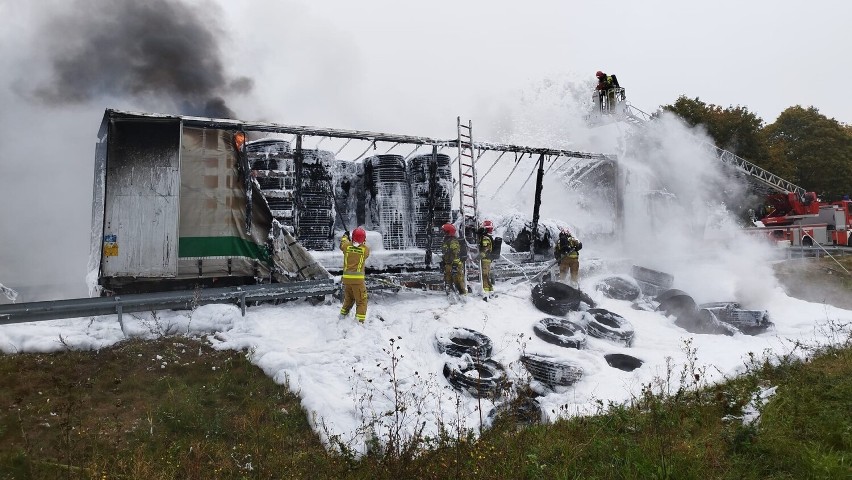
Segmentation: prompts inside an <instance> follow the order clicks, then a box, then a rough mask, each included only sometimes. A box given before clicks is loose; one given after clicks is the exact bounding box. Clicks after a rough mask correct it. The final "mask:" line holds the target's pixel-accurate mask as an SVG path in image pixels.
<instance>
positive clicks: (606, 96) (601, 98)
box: [595, 70, 619, 112]
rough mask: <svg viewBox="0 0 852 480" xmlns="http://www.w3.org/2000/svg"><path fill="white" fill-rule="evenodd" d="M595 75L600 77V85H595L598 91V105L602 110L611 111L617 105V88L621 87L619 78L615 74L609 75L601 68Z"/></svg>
mask: <svg viewBox="0 0 852 480" xmlns="http://www.w3.org/2000/svg"><path fill="white" fill-rule="evenodd" d="M595 77H597V79H598V85H597V86H596V87H595V90H597V92H598V105H600V107H601V111H602V112H609V111H611V110H612V109H613V107H614V106H615V89H616V88H619V85H618V79H616V77H615V75H607V74H606V73H604V72H602V71H600V70H598V71H597V73H595Z"/></svg>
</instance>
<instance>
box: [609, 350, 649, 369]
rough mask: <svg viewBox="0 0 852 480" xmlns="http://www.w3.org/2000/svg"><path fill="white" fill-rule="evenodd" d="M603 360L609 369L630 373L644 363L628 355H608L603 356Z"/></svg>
mask: <svg viewBox="0 0 852 480" xmlns="http://www.w3.org/2000/svg"><path fill="white" fill-rule="evenodd" d="M604 358H605V359H606V363H607V364H608V365H609V366H610V367H612V368H617V369H619V370H623V371H625V372H632V371H633V370H636V369H637V368H639V367H641V366H642V364H643V363H645V362H643V361H642V360H639V359H638V358H636V357H631V356H630V355H625V354H623V353H610V354H609V355H604Z"/></svg>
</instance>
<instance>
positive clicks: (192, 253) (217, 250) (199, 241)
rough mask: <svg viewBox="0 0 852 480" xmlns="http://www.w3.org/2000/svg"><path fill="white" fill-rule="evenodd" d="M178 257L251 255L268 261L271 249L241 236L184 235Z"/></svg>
mask: <svg viewBox="0 0 852 480" xmlns="http://www.w3.org/2000/svg"><path fill="white" fill-rule="evenodd" d="M178 257H179V258H186V257H249V258H256V259H258V260H263V261H268V260H269V258H270V257H269V251H268V249H267V248H266V246H264V245H258V244H256V243H253V242H250V241H248V240H245V239H243V238H240V237H182V238H181V239H180V240H179V241H178Z"/></svg>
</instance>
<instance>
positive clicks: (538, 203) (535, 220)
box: [530, 153, 544, 260]
mask: <svg viewBox="0 0 852 480" xmlns="http://www.w3.org/2000/svg"><path fill="white" fill-rule="evenodd" d="M543 180H544V154H543V153H542V154H540V155H539V157H538V175H537V176H536V180H535V202H534V203H533V218H532V238H531V239H530V260H535V240H536V238H537V237H538V215H539V208H540V207H541V189H542V182H543Z"/></svg>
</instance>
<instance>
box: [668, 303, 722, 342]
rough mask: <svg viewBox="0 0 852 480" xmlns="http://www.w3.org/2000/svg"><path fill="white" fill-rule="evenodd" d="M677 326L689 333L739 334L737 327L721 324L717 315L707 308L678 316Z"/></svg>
mask: <svg viewBox="0 0 852 480" xmlns="http://www.w3.org/2000/svg"><path fill="white" fill-rule="evenodd" d="M675 325H677V326H678V327H680V328H682V329H684V330H686V331H687V332H689V333H697V334H706V335H728V336H732V335H734V334H735V333H737V329H736V328H735V327H733V326H731V325H728V324H726V323H723V322H720V321H719V319H718V318H716V315H715V314H713V312H712V311H710V310H708V309H706V308H702V309H699V310H695V311H693V312H686V313H682V314H680V315H678V316H677V319H676V320H675Z"/></svg>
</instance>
